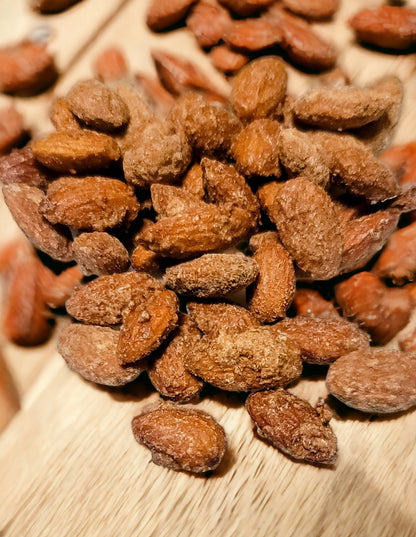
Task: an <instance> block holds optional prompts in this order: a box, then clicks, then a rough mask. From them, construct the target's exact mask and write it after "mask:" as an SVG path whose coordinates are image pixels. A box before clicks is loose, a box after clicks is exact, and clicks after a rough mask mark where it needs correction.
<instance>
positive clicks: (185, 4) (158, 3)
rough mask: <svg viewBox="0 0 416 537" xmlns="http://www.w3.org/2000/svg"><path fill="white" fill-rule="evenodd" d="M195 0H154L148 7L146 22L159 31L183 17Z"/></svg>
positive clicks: (152, 28)
mask: <svg viewBox="0 0 416 537" xmlns="http://www.w3.org/2000/svg"><path fill="white" fill-rule="evenodd" d="M193 3H195V0H152V2H151V3H150V4H149V7H148V9H147V15H146V23H147V25H148V27H149V28H150V29H151V30H153V31H155V32H158V31H160V30H164V29H165V28H168V27H169V26H172V25H173V24H175V23H176V22H179V21H180V20H181V19H183V18H184V17H185V15H186V13H187V11H188V9H189V7H190V6H191V5H192V4H193Z"/></svg>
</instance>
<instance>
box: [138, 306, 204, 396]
mask: <svg viewBox="0 0 416 537" xmlns="http://www.w3.org/2000/svg"><path fill="white" fill-rule="evenodd" d="M200 339H201V332H200V331H199V330H198V328H197V326H196V324H195V323H194V322H193V321H192V320H191V319H190V317H189V315H185V314H183V313H180V314H179V323H178V326H177V327H176V328H175V330H174V331H173V332H172V334H171V335H170V336H169V338H168V339H167V341H166V342H165V343H164V344H162V345H161V346H160V347H159V349H157V350H156V351H155V352H154V353H153V354H152V356H151V357H150V358H149V364H148V366H147V373H148V375H149V378H150V381H151V383H152V384H153V386H154V387H155V388H156V390H157V391H158V392H159V393H160V394H161V395H162V397H164V398H166V399H170V400H172V401H177V402H181V403H186V402H188V401H191V400H192V399H195V398H196V397H197V396H198V395H199V393H200V391H201V390H202V388H203V386H204V383H203V382H202V380H200V379H198V378H197V377H195V376H194V375H191V374H190V373H189V372H188V371H187V370H186V369H185V363H184V357H185V356H186V354H188V353H190V352H193V348H194V346H195V344H196V343H197V342H198V341H199V340H200Z"/></svg>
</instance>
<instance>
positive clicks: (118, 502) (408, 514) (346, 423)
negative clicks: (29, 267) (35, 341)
mask: <svg viewBox="0 0 416 537" xmlns="http://www.w3.org/2000/svg"><path fill="white" fill-rule="evenodd" d="M372 3H374V2H372ZM378 3H382V2H378ZM146 5H147V3H146V2H139V1H137V2H131V3H129V4H127V5H126V7H125V9H124V10H123V11H122V12H121V13H120V14H119V16H118V17H117V18H115V19H114V20H113V21H112V24H111V25H109V26H108V27H106V28H105V29H104V30H103V31H102V32H101V33H100V35H99V36H98V37H97V39H95V40H94V42H93V43H92V44H91V45H90V46H89V47H88V50H86V51H85V54H84V55H83V56H82V57H81V58H79V60H78V61H77V62H76V63H74V65H73V66H72V67H71V69H70V70H69V71H68V73H67V76H66V77H63V78H62V80H61V81H60V83H59V85H58V87H57V91H59V92H60V91H62V92H63V91H66V90H67V89H68V88H69V87H70V86H71V85H72V84H73V83H74V82H75V81H76V80H77V79H78V78H80V77H81V76H82V77H84V76H88V74H89V73H90V72H91V71H90V69H91V62H92V61H93V59H94V58H95V57H96V54H97V53H98V52H99V51H100V50H101V48H102V47H103V46H104V45H107V44H113V43H117V44H119V45H120V46H121V47H122V48H124V49H125V50H126V53H127V55H128V57H129V61H130V63H131V66H132V69H140V70H146V71H149V72H150V71H151V70H152V69H153V66H152V64H151V61H150V57H149V50H150V47H151V46H156V44H157V46H161V47H162V46H163V47H169V48H170V49H171V50H174V51H175V52H178V53H179V52H182V53H183V54H186V55H187V56H188V57H191V58H197V59H198V61H199V60H200V61H201V65H202V64H203V65H204V68H206V69H207V71H208V72H211V68H210V66H209V65H208V63H207V59H206V58H205V57H204V56H203V55H202V54H201V53H200V51H199V50H198V49H197V48H196V46H195V43H194V41H193V39H192V38H191V36H189V34H187V32H186V31H185V30H176V31H175V32H174V33H173V34H167V35H161V36H159V35H157V36H156V35H153V34H149V33H148V32H147V30H146V28H145V26H144V24H143V14H144V12H145V8H146ZM363 5H364V3H363V2H362V1H359V0H350V1H349V2H346V0H345V1H344V2H342V9H341V11H340V13H339V14H338V16H337V19H336V21H335V22H334V23H332V24H325V25H317V28H318V29H319V31H321V32H322V33H323V34H327V35H331V36H333V37H334V38H335V39H336V41H337V45H338V46H339V47H340V50H341V56H340V65H341V67H342V68H344V69H345V70H346V71H347V72H348V73H349V74H350V76H352V77H353V79H354V81H357V83H360V84H361V83H362V84H364V83H371V82H372V81H373V80H375V79H376V78H380V77H381V76H383V75H384V74H391V73H396V74H399V75H400V77H401V78H402V80H403V81H404V82H405V88H406V95H405V103H404V107H403V114H402V120H401V122H400V125H399V127H398V131H397V134H396V138H395V139H396V140H400V141H408V140H412V139H414V138H415V135H414V133H415V127H416V118H415V116H414V114H415V110H416V106H415V104H416V91H415V76H414V56H399V57H396V56H389V55H384V54H382V53H375V52H374V51H369V50H367V49H362V48H361V47H359V46H357V45H356V44H355V43H354V42H352V41H351V33H350V32H349V31H348V30H347V29H346V27H345V20H346V18H347V17H348V15H349V14H350V13H352V12H354V11H356V10H358V9H359V8H360V7H362V6H363ZM213 76H214V75H213ZM216 76H219V75H216ZM289 76H290V90H291V91H293V93H295V94H299V93H301V92H302V91H305V89H306V88H307V87H308V86H309V85H310V84H315V83H316V80H314V79H313V77H310V76H307V75H305V74H303V73H300V72H298V71H296V70H294V69H290V75H289ZM218 80H219V83H221V77H219V78H218ZM0 209H1V205H0ZM0 240H2V239H0ZM415 322H416V321H415V319H413V321H412V323H415ZM392 346H394V342H393V343H392ZM48 349H53V347H48ZM29 354H30V353H29ZM16 356H17V355H16ZM25 356H27V355H26V353H24V352H23V353H22V354H21V356H20V358H21V359H25V358H24V357H25ZM29 359H30V357H29ZM292 391H293V392H294V393H296V394H298V395H301V396H303V397H305V398H307V399H308V400H310V401H311V402H312V403H314V402H315V401H316V400H317V398H318V397H320V396H324V397H325V395H326V393H327V391H326V388H325V384H324V379H323V378H322V377H319V376H318V377H310V378H304V379H303V380H302V381H301V382H299V383H298V384H297V385H296V386H294V387H293V388H292ZM155 399H157V396H156V395H155V394H154V393H153V392H152V391H151V389H150V388H149V385H148V383H147V382H146V380H145V379H144V378H141V379H139V380H138V381H137V383H135V384H134V385H133V386H132V387H130V388H129V389H128V390H127V389H125V390H110V389H103V388H99V387H96V386H94V385H93V384H91V383H88V382H86V381H83V380H82V379H81V378H79V377H78V376H77V375H76V374H74V373H72V372H70V371H69V370H68V369H67V367H66V366H65V364H64V363H63V360H62V359H61V358H60V357H59V356H58V354H57V353H56V352H53V353H52V356H51V358H50V360H48V362H47V365H46V367H45V368H44V369H43V371H42V372H41V374H40V375H39V376H38V378H37V380H36V382H35V383H34V384H33V385H32V388H31V389H30V390H29V392H28V393H27V397H26V399H25V405H24V409H23V411H22V412H21V413H20V414H19V415H18V416H17V417H16V418H15V419H14V420H13V422H12V423H11V425H10V426H9V427H8V429H7V430H6V432H5V433H4V434H3V435H2V437H1V438H0V469H1V478H2V481H1V482H2V487H0V535H1V536H2V537H22V536H25V537H39V536H42V537H44V536H47V535H59V537H66V536H68V537H69V536H71V537H72V536H74V535H85V536H88V537H98V536H100V537H107V536H111V537H118V536H120V537H122V536H123V537H125V536H126V535H145V536H146V537H147V536H154V537H156V536H157V537H168V536H169V537H176V536H178V537H179V536H180V535H181V536H187V537H188V536H190V537H191V536H197V535H198V536H202V537H204V536H209V535H221V536H222V537H237V536H238V537H248V536H251V535H255V536H256V537H270V536H273V537H280V536H282V537H291V536H296V537H299V536H308V537H334V536H338V535H342V536H343V537H344V536H345V537H391V536H393V535H394V536H395V537H414V535H415V534H416V473H415V461H416V448H415V446H416V412H407V413H404V414H402V415H400V416H392V417H387V418H382V417H379V418H377V419H376V420H372V419H371V418H370V417H369V416H365V415H363V414H360V413H358V412H354V411H348V410H346V409H345V407H344V409H343V410H342V409H341V407H337V408H336V410H338V414H337V415H336V416H335V419H334V420H333V422H332V426H333V428H334V430H335V432H336V434H337V437H338V442H339V459H338V462H337V464H336V465H335V467H334V468H333V469H323V468H316V467H314V466H310V465H306V464H300V463H294V462H292V461H290V460H289V459H287V458H286V457H285V456H284V455H282V454H281V453H280V452H278V451H277V450H275V449H274V448H272V447H270V446H269V445H267V444H266V443H264V442H262V441H260V440H259V439H257V438H255V436H254V434H253V428H252V424H251V421H250V419H249V417H248V415H247V413H246V412H245V410H244V407H243V400H242V397H241V396H239V395H236V394H227V393H219V392H216V391H214V390H212V391H209V392H208V393H207V394H206V395H205V396H204V398H203V400H202V402H201V404H200V405H199V407H200V408H202V409H204V410H206V411H208V412H210V413H212V414H213V415H214V416H215V417H216V418H217V419H218V420H219V422H220V423H221V424H222V425H223V426H224V428H225V430H226V432H227V435H228V438H229V450H228V454H227V456H226V459H225V460H224V462H223V463H222V464H221V466H220V468H219V471H218V472H217V473H215V474H214V475H212V476H211V477H196V476H192V475H188V474H184V473H179V472H173V471H169V470H166V469H164V468H161V467H157V466H155V465H154V464H152V463H151V462H150V456H149V452H148V451H147V450H146V449H145V448H143V447H142V446H139V445H137V443H136V442H135V441H134V439H133V436H132V433H131V430H130V422H131V419H132V417H133V416H134V415H135V414H136V413H138V412H139V411H140V409H141V408H143V407H144V406H145V405H146V404H147V403H148V402H150V401H153V400H155Z"/></svg>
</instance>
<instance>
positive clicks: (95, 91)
mask: <svg viewBox="0 0 416 537" xmlns="http://www.w3.org/2000/svg"><path fill="white" fill-rule="evenodd" d="M66 98H67V100H68V103H69V107H70V109H71V112H72V113H73V114H74V115H75V116H76V117H77V118H78V119H80V120H81V121H83V122H84V123H85V124H86V125H88V126H89V127H92V128H93V129H98V130H102V131H112V130H115V129H119V128H120V127H123V126H124V125H126V124H127V122H128V121H129V111H128V108H127V106H126V104H125V103H124V101H123V100H122V99H121V97H120V96H119V95H118V94H117V93H116V92H115V91H113V90H112V89H110V88H109V87H107V86H105V85H104V84H102V83H101V82H99V81H98V80H85V81H83V82H78V84H76V85H75V86H74V87H73V88H72V89H71V91H70V92H69V93H68V95H67V97H66Z"/></svg>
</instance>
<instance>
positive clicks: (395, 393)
mask: <svg viewBox="0 0 416 537" xmlns="http://www.w3.org/2000/svg"><path fill="white" fill-rule="evenodd" d="M326 385H327V388H328V390H329V391H330V393H331V394H332V395H333V396H334V397H336V398H337V399H339V400H340V401H342V402H343V403H344V404H346V405H347V406H349V407H352V408H356V409H357V410H361V411H362V412H372V413H377V414H385V413H391V412H401V411H403V410H407V409H409V408H411V407H412V406H414V405H416V353H414V352H402V351H396V350H393V349H370V348H369V349H367V350H360V351H355V352H351V353H349V354H346V355H345V356H342V357H341V358H339V360H337V361H336V362H334V363H333V364H332V365H331V366H330V367H329V370H328V375H327V378H326Z"/></svg>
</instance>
